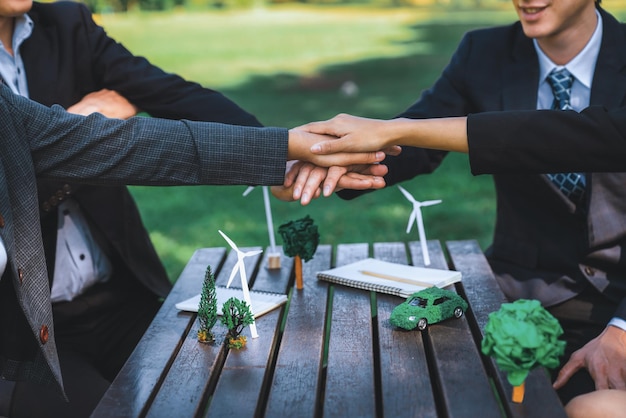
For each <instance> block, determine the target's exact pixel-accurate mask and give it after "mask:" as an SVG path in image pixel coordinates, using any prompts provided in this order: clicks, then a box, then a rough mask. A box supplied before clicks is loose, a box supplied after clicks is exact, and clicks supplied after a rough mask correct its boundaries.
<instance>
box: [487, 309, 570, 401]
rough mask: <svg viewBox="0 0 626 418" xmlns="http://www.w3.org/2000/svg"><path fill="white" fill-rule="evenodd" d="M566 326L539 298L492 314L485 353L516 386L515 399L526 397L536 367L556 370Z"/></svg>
mask: <svg viewBox="0 0 626 418" xmlns="http://www.w3.org/2000/svg"><path fill="white" fill-rule="evenodd" d="M561 334H563V329H562V328H561V325H560V324H559V321H557V320H556V318H554V317H553V316H552V315H551V314H550V313H549V312H548V311H547V310H545V309H544V308H543V307H542V306H541V304H540V303H539V301H537V300H527V299H520V300H517V301H515V302H513V303H504V304H502V306H501V307H500V310H498V311H496V312H492V313H490V314H489V320H488V321H487V325H486V326H485V337H484V338H483V341H482V346H481V349H482V352H483V354H485V355H487V356H492V357H494V359H495V362H496V364H497V365H498V367H499V368H500V370H502V371H504V372H506V374H507V380H508V381H509V383H510V384H511V385H512V386H513V402H522V400H523V399H524V381H525V380H526V377H527V376H528V373H529V372H530V371H531V370H532V369H534V368H535V367H539V366H542V367H546V368H549V369H553V368H555V367H557V366H558V365H559V357H561V356H562V355H563V352H564V351H565V341H560V340H559V339H558V338H559V336H560V335H561Z"/></svg>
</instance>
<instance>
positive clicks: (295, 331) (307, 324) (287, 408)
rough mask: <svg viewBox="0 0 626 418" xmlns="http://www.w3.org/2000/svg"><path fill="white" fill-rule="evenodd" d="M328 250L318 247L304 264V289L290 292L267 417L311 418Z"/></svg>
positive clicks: (317, 387) (319, 371)
mask: <svg viewBox="0 0 626 418" xmlns="http://www.w3.org/2000/svg"><path fill="white" fill-rule="evenodd" d="M331 255H332V248H331V246H330V245H320V246H319V247H318V249H317V251H316V253H315V256H314V257H313V259H312V260H309V261H308V262H306V263H304V265H303V266H302V267H303V268H302V270H303V271H302V273H303V279H304V289H302V290H297V289H295V288H294V289H293V290H292V294H291V299H290V302H289V312H288V317H287V322H286V324H285V329H284V332H283V336H282V339H281V343H280V349H279V352H278V357H277V359H276V367H275V370H274V376H273V380H272V382H271V390H270V392H269V395H268V401H267V408H266V410H265V416H267V417H302V418H304V417H314V416H316V413H317V411H316V409H317V408H319V406H320V405H319V403H318V395H319V393H320V391H321V390H322V386H321V385H322V383H323V382H322V381H321V379H322V376H323V373H322V369H323V364H322V351H323V344H324V330H325V323H326V307H327V304H328V288H329V285H328V283H327V282H324V281H321V280H318V279H317V277H316V274H317V272H318V271H320V270H326V269H328V268H330V265H331V264H330V263H331Z"/></svg>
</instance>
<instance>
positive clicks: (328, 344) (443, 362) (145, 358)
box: [94, 241, 566, 418]
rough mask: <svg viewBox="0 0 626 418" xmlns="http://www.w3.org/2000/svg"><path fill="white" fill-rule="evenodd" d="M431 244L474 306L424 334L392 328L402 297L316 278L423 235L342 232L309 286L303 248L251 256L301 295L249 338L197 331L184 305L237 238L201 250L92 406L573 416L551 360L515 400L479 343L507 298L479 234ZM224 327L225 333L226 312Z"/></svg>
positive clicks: (261, 284) (386, 254) (398, 249)
mask: <svg viewBox="0 0 626 418" xmlns="http://www.w3.org/2000/svg"><path fill="white" fill-rule="evenodd" d="M428 248H429V253H430V257H431V263H432V264H431V266H432V267H436V268H448V266H450V268H453V269H455V270H458V271H461V272H462V273H463V282H462V285H458V286H457V287H456V290H457V291H458V292H459V293H461V294H462V295H463V296H464V297H465V298H466V299H467V300H468V302H469V303H470V309H469V310H468V312H467V313H466V315H464V316H463V317H462V318H461V319H459V320H454V319H453V320H448V321H445V322H442V323H440V324H435V325H432V326H430V327H429V328H428V329H427V330H426V331H425V332H419V331H412V332H407V331H400V330H397V329H394V328H393V327H392V326H390V324H389V316H390V313H391V310H392V309H393V308H394V307H395V306H396V305H398V304H399V303H401V302H402V299H400V298H398V297H395V296H390V295H383V294H377V293H372V292H369V291H364V290H359V289H352V288H347V287H343V286H337V285H330V284H329V283H326V282H323V281H319V280H317V278H316V272H317V271H319V270H324V269H328V268H330V267H333V266H339V265H343V264H347V263H350V262H353V261H357V260H359V259H362V258H365V257H368V256H373V257H376V258H379V259H383V260H386V261H393V262H397V263H410V264H413V265H423V259H422V254H421V249H420V245H419V242H410V243H408V244H407V243H375V244H373V245H368V244H342V245H338V246H337V247H336V248H335V253H334V254H333V248H331V246H328V245H321V246H320V247H319V248H318V250H317V253H316V254H315V257H314V258H313V259H312V260H311V261H309V262H308V263H305V264H304V284H305V288H304V289H303V290H296V289H295V288H294V286H293V282H294V279H293V277H292V268H293V260H292V259H291V258H289V257H284V256H283V257H282V260H281V262H282V268H281V269H280V270H268V269H267V268H266V267H265V266H266V260H265V259H264V258H263V257H264V256H263V255H259V256H257V257H256V258H255V257H250V258H246V260H245V262H246V271H247V272H248V274H249V276H250V278H251V286H252V288H253V289H257V290H262V291H272V292H285V293H287V294H290V300H289V302H288V303H287V304H286V305H284V306H283V307H282V308H280V309H276V310H274V311H272V312H270V313H268V314H266V315H264V316H262V317H261V318H258V319H257V321H256V325H257V329H258V333H259V338H256V339H252V338H250V333H249V329H246V330H245V331H244V335H247V336H248V344H247V346H246V348H244V349H243V350H229V349H227V348H226V346H225V344H215V345H210V344H201V343H198V341H197V339H196V331H197V329H198V322H197V320H196V315H195V314H190V313H185V312H179V311H178V310H177V309H176V308H175V307H174V304H175V303H177V302H180V301H182V300H184V299H187V298H189V297H191V296H193V295H195V294H198V293H199V292H200V290H201V285H202V280H203V278H204V273H205V270H206V267H207V265H211V267H212V268H213V270H214V271H216V272H217V274H216V279H217V284H225V283H226V281H227V279H228V276H229V274H230V272H231V269H232V267H233V266H234V264H235V262H236V254H235V253H234V252H232V251H230V252H228V253H227V251H226V249H225V248H205V249H199V250H197V251H196V252H195V254H194V255H193V257H192V258H191V260H190V261H189V263H188V264H187V266H186V268H185V269H184V271H183V273H182V274H181V276H180V278H179V279H178V281H177V282H176V285H175V286H174V289H173V290H172V292H171V294H170V295H169V296H168V298H167V299H166V300H165V302H164V304H163V307H162V308H161V310H160V311H159V313H158V314H157V316H156V318H155V319H154V321H153V323H152V325H151V326H150V328H149V329H148V331H147V333H146V335H145V336H144V338H143V339H142V340H141V342H140V343H139V345H138V346H137V348H136V349H135V351H134V352H133V354H132V356H131V357H130V359H129V360H128V362H127V363H126V365H125V366H124V368H123V369H122V371H121V373H120V374H119V376H118V377H117V378H116V379H115V381H114V382H113V384H112V385H111V387H110V389H109V391H108V392H107V393H106V395H105V396H104V398H103V399H102V401H101V402H100V404H99V405H98V408H97V409H96V411H95V412H94V416H95V417H138V416H140V417H143V416H148V417H168V418H172V417H195V416H210V417H222V418H226V417H233V418H239V417H253V416H254V417H257V416H266V417H281V418H292V417H318V416H326V417H358V418H360V417H382V416H386V417H480V418H486V417H499V416H513V417H533V418H536V417H550V418H556V417H565V416H566V415H565V412H564V411H563V407H562V405H561V403H560V401H559V399H558V397H557V396H556V393H555V392H554V391H553V390H552V388H551V385H550V381H549V379H548V377H547V375H546V373H545V371H544V370H542V369H536V370H534V371H533V372H531V374H530V376H529V378H528V379H527V381H526V396H525V399H524V402H523V403H521V404H515V403H512V402H510V397H511V387H510V385H509V384H508V382H507V381H506V379H505V377H504V375H503V374H502V373H500V372H498V371H497V370H496V368H495V367H494V363H493V361H492V360H491V359H489V358H485V357H484V356H482V355H481V354H480V351H479V349H478V347H479V345H480V340H481V338H482V337H481V330H482V329H484V326H485V324H486V321H487V316H488V314H489V313H490V312H492V311H494V310H497V309H498V308H499V307H500V304H501V303H502V302H504V301H505V299H504V296H503V295H502V293H501V292H500V290H499V288H498V286H497V284H496V282H495V279H494V277H493V273H492V272H491V270H490V268H489V266H488V264H487V261H486V260H485V257H484V256H483V253H482V251H481V250H480V248H479V246H478V245H477V243H476V242H475V241H454V242H447V243H446V249H447V253H448V255H449V260H450V261H449V263H448V262H446V258H445V256H444V251H443V249H442V247H441V244H440V243H439V242H438V241H429V242H428ZM250 249H252V248H246V249H244V250H250ZM257 249H258V248H257ZM266 253H267V251H266ZM333 260H334V262H333ZM214 331H216V333H217V335H218V336H224V335H225V334H226V329H224V327H223V326H222V325H221V324H220V323H219V322H218V324H217V325H216V326H215V327H214ZM325 353H327V354H325Z"/></svg>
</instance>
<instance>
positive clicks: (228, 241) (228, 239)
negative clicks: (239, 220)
mask: <svg viewBox="0 0 626 418" xmlns="http://www.w3.org/2000/svg"><path fill="white" fill-rule="evenodd" d="M217 232H219V233H220V234H222V237H224V239H225V240H226V242H227V243H228V245H230V247H231V248H232V249H233V250H235V251H237V252H239V248H237V246H236V245H235V243H234V242H233V241H232V240H231V239H230V238H228V237H227V236H226V234H225V233H223V232H222V231H220V230H219V229H218V230H217Z"/></svg>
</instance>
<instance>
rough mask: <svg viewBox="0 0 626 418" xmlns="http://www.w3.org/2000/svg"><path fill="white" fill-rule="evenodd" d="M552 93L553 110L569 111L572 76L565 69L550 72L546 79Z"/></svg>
mask: <svg viewBox="0 0 626 418" xmlns="http://www.w3.org/2000/svg"><path fill="white" fill-rule="evenodd" d="M547 80H548V83H549V84H550V87H552V93H553V94H554V106H553V108H554V109H561V110H571V109H572V106H571V105H570V94H571V89H572V84H573V83H574V76H573V75H572V74H571V73H570V72H569V71H567V70H566V69H565V68H563V69H560V70H558V71H557V70H552V72H550V74H548V77H547Z"/></svg>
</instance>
